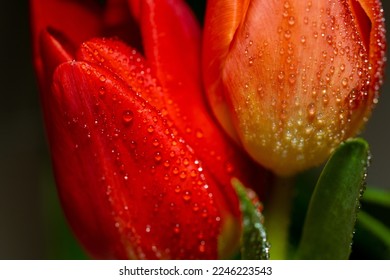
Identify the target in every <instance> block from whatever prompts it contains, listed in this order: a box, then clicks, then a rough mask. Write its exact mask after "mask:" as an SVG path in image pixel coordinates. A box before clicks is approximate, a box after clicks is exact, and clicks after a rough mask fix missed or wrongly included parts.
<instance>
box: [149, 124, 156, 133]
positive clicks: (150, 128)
mask: <svg viewBox="0 0 390 280" xmlns="http://www.w3.org/2000/svg"><path fill="white" fill-rule="evenodd" d="M147 130H148V132H149V133H153V131H154V128H153V126H152V125H149V127H148V129H147Z"/></svg>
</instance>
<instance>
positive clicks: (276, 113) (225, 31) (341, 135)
mask: <svg viewBox="0 0 390 280" xmlns="http://www.w3.org/2000/svg"><path fill="white" fill-rule="evenodd" d="M207 5H208V6H207V14H206V21H205V27H204V42H203V44H204V54H203V70H204V71H203V75H204V81H205V87H206V91H207V96H208V99H209V101H210V103H211V108H212V109H213V111H214V113H215V115H216V117H217V118H218V120H219V121H220V123H221V124H222V125H223V127H224V128H225V129H226V131H227V132H228V133H229V134H230V136H231V137H233V138H234V139H235V140H236V141H237V142H238V143H240V144H241V145H242V146H243V147H244V148H245V150H247V151H248V153H249V154H250V155H251V156H252V157H253V158H254V159H255V160H256V161H257V162H259V163H260V164H262V165H263V166H265V167H267V168H269V169H271V170H272V171H273V172H275V173H276V174H279V175H283V176H286V175H293V174H295V173H297V172H299V171H302V170H305V169H307V168H309V167H312V166H315V165H318V164H320V163H322V162H323V161H324V160H325V159H326V158H327V157H328V156H329V155H330V153H331V152H332V151H333V150H334V149H335V148H336V147H337V146H338V145H339V144H340V143H341V142H342V141H344V140H346V139H348V138H350V137H353V136H354V135H356V134H357V133H358V132H359V131H360V129H361V128H362V126H363V125H364V124H365V122H366V121H367V119H368V117H369V116H370V113H371V109H372V108H373V106H374V105H375V104H376V103H377V102H378V96H379V89H380V86H381V84H382V76H383V68H384V62H385V28H384V20H383V10H382V7H381V2H380V1H370V0H367V1H366V0H351V1H347V0H345V1H341V0H339V1H327V0H326V1H298V0H296V1H291V0H289V1H267V3H265V2H264V1H232V2H231V3H230V4H229V5H226V1H208V3H207Z"/></svg>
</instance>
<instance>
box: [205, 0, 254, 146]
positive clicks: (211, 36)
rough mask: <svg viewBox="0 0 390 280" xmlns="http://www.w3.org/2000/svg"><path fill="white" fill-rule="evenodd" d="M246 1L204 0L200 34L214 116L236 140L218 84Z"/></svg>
mask: <svg viewBox="0 0 390 280" xmlns="http://www.w3.org/2000/svg"><path fill="white" fill-rule="evenodd" d="M249 2H250V1H249V0H246V1H237V0H235V1H229V2H226V1H208V2H207V10H206V18H205V29H204V32H203V56H202V62H203V67H204V71H203V81H204V84H205V87H206V89H207V97H208V99H209V102H210V104H211V108H212V110H213V112H214V114H215V115H216V116H217V118H218V120H219V121H220V123H221V125H222V126H223V128H224V129H225V131H226V132H227V133H228V134H229V135H230V136H231V137H232V138H233V139H235V140H236V141H239V140H238V136H237V134H236V131H235V129H234V127H233V125H232V122H233V120H232V119H231V116H230V110H229V106H228V104H227V102H226V97H225V96H224V89H223V87H222V84H221V83H219V79H220V75H221V65H223V63H224V61H225V59H226V56H227V55H228V51H229V48H230V45H231V42H232V40H233V38H234V36H235V33H236V30H237V28H238V27H239V25H240V24H241V21H242V20H243V17H244V16H245V13H246V10H247V9H248V5H249Z"/></svg>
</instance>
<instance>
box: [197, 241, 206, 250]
mask: <svg viewBox="0 0 390 280" xmlns="http://www.w3.org/2000/svg"><path fill="white" fill-rule="evenodd" d="M205 243H206V242H204V241H202V242H201V243H200V245H199V252H201V253H204V252H205V251H206V245H205Z"/></svg>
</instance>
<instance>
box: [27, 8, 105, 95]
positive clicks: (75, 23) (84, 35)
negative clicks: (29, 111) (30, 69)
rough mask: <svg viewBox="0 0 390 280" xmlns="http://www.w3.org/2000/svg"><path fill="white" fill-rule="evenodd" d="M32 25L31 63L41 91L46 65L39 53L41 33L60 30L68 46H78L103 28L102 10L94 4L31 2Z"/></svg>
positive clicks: (40, 52) (42, 54)
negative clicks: (34, 68) (32, 61)
mask: <svg viewBox="0 0 390 280" xmlns="http://www.w3.org/2000/svg"><path fill="white" fill-rule="evenodd" d="M30 11H31V12H30V13H31V22H32V41H33V51H34V60H35V61H34V62H35V67H36V69H37V74H38V78H39V82H40V85H41V88H43V87H44V86H43V84H44V83H45V82H46V78H45V76H44V75H45V71H46V70H45V64H44V63H43V61H42V60H43V59H44V58H43V56H45V55H46V53H45V52H44V51H42V46H41V37H42V33H43V32H46V31H47V29H48V28H50V29H51V30H57V31H59V32H60V33H61V34H62V35H63V36H64V37H66V38H68V40H69V44H71V45H73V46H75V47H74V48H76V46H78V45H79V44H81V43H82V42H83V41H85V40H87V39H89V38H91V37H94V36H97V35H98V34H100V32H101V29H102V22H101V20H100V16H101V14H102V13H101V9H100V8H99V7H98V5H96V2H95V1H92V0H82V1H75V0H72V1H60V0H34V1H30Z"/></svg>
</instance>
